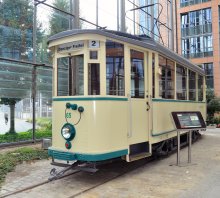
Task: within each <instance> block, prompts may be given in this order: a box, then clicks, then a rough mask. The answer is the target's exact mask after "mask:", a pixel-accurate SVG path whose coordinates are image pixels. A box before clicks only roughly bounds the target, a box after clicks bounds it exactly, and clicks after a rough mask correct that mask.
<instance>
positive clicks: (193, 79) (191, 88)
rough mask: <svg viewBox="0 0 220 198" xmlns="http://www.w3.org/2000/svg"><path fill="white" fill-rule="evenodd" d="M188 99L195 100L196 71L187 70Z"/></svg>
mask: <svg viewBox="0 0 220 198" xmlns="http://www.w3.org/2000/svg"><path fill="white" fill-rule="evenodd" d="M189 100H196V73H195V72H193V71H191V70H189Z"/></svg>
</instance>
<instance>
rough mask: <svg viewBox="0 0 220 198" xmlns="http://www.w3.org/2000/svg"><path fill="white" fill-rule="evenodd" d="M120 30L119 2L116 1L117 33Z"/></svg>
mask: <svg viewBox="0 0 220 198" xmlns="http://www.w3.org/2000/svg"><path fill="white" fill-rule="evenodd" d="M119 30H120V26H119V0H117V31H119Z"/></svg>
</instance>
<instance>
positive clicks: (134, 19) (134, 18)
mask: <svg viewBox="0 0 220 198" xmlns="http://www.w3.org/2000/svg"><path fill="white" fill-rule="evenodd" d="M134 8H135V0H134V1H133V9H134ZM133 21H134V22H133V28H134V34H136V31H135V29H136V28H135V25H136V24H135V21H136V16H135V11H133Z"/></svg>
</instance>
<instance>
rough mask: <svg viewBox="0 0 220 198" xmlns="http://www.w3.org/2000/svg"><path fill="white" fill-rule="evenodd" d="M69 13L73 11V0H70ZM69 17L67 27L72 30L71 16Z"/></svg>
mask: <svg viewBox="0 0 220 198" xmlns="http://www.w3.org/2000/svg"><path fill="white" fill-rule="evenodd" d="M70 13H71V14H72V13H73V0H70ZM69 17H70V19H69V29H70V30H72V29H73V16H72V15H70V16H69Z"/></svg>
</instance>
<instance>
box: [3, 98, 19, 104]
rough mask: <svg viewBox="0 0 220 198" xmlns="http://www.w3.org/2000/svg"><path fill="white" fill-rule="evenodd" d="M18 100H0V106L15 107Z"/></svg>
mask: <svg viewBox="0 0 220 198" xmlns="http://www.w3.org/2000/svg"><path fill="white" fill-rule="evenodd" d="M20 100H21V99H20V98H0V104H4V105H15V104H16V102H18V101H20Z"/></svg>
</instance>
